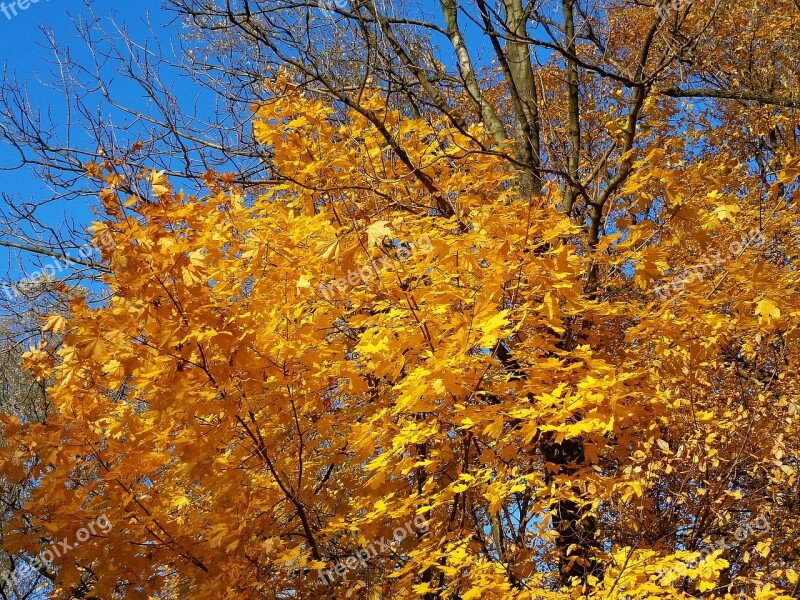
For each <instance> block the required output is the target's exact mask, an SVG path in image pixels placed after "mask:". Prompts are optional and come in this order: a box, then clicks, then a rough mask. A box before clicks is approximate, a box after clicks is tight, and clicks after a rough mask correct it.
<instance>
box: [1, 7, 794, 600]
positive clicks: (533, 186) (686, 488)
mask: <svg viewBox="0 0 800 600" xmlns="http://www.w3.org/2000/svg"><path fill="white" fill-rule="evenodd" d="M171 4H172V5H174V6H175V8H176V9H177V10H178V11H179V12H180V13H181V14H184V15H186V16H188V17H189V19H190V21H191V22H192V23H193V24H194V26H195V27H196V28H197V29H196V37H194V38H193V39H195V40H202V41H203V42H204V43H207V44H208V45H207V46H206V51H205V52H199V51H197V52H195V53H193V54H192V55H190V56H191V57H192V61H193V62H192V63H191V65H190V67H191V68H192V69H193V71H192V72H194V73H203V74H205V75H206V76H208V77H209V78H210V79H209V82H210V83H211V84H212V85H216V86H217V87H218V89H221V90H234V91H235V93H233V94H232V97H231V104H230V105H229V107H230V110H231V111H232V112H234V113H236V114H237V115H240V114H241V113H240V112H238V111H239V103H240V102H248V103H252V104H253V105H254V106H253V112H254V115H253V119H254V123H253V129H252V131H253V135H252V143H251V142H247V143H245V144H243V146H241V147H245V146H246V147H247V148H248V149H247V150H241V151H240V150H237V151H236V152H233V151H230V150H231V148H230V147H221V146H219V145H217V146H216V147H213V146H210V145H207V146H204V145H203V144H204V142H202V141H198V142H197V143H198V144H199V148H200V150H198V152H200V154H202V152H203V151H205V150H209V151H210V150H214V151H216V152H217V153H218V156H219V162H218V163H217V164H218V165H219V166H221V167H223V168H224V166H225V165H226V164H228V163H227V161H231V162H233V163H234V164H236V163H235V161H236V159H237V157H238V158H240V159H241V158H243V157H245V158H246V159H247V160H248V161H249V160H251V159H254V158H255V157H256V156H260V157H262V158H263V160H264V165H265V166H264V167H258V166H252V163H248V164H251V166H250V167H248V169H249V170H244V169H243V168H241V167H239V168H238V169H235V170H234V171H233V172H231V173H216V172H214V171H213V170H207V169H206V170H204V171H203V172H202V173H201V172H200V171H199V170H198V169H196V167H195V165H194V163H193V162H192V161H191V160H188V159H187V160H186V163H185V165H186V168H185V169H184V170H183V171H182V172H171V173H167V172H165V170H164V169H159V170H143V169H142V165H141V164H140V162H139V161H138V159H131V157H130V154H129V153H128V151H124V152H120V153H119V154H118V155H117V154H115V155H110V156H109V155H108V154H109V153H108V151H104V153H103V154H104V155H102V156H97V157H95V158H96V160H93V161H89V162H86V163H79V164H80V169H82V171H83V172H85V173H86V175H87V177H89V178H91V179H92V180H93V181H94V182H95V185H97V186H100V187H104V189H103V191H102V192H101V194H100V197H101V200H102V205H103V209H104V211H105V216H104V217H103V218H102V220H101V221H99V222H98V223H97V224H96V226H95V229H94V231H95V235H96V237H97V239H98V240H99V239H106V240H107V239H111V240H113V243H110V244H104V245H103V247H104V251H103V259H104V262H103V265H104V268H105V269H106V270H107V274H106V275H104V281H105V283H106V284H107V285H108V287H109V290H110V292H111V295H110V300H109V302H108V303H107V305H104V306H101V307H91V306H89V305H88V304H86V303H83V302H80V301H76V302H74V303H73V305H72V307H71V311H70V317H69V320H65V319H64V318H63V317H61V316H57V317H53V318H51V319H49V320H48V322H47V325H46V328H45V329H46V332H49V333H47V335H48V336H49V335H51V334H55V335H59V336H60V335H64V344H63V346H62V347H61V348H60V349H59V350H58V351H57V352H54V351H52V344H47V342H44V343H45V346H43V347H41V348H38V349H35V350H34V351H32V352H31V353H30V355H29V364H30V367H31V368H32V369H33V371H34V372H35V373H36V374H38V375H39V376H42V377H44V376H47V375H49V374H51V373H52V374H53V376H54V377H55V384H54V386H53V389H52V401H53V403H54V405H55V406H56V407H57V408H58V411H57V415H55V416H54V417H53V418H52V419H49V420H48V422H47V423H44V424H41V425H40V424H30V423H20V422H17V421H15V420H13V419H8V420H7V422H6V435H7V436H9V439H11V440H14V444H15V445H14V446H13V448H14V449H15V450H16V454H15V455H13V457H12V459H10V460H9V462H7V463H6V464H9V465H10V464H15V465H16V468H18V469H19V468H23V467H24V470H25V476H26V477H28V478H30V479H31V480H35V481H40V482H41V483H40V485H39V486H38V487H36V488H35V489H34V490H32V492H31V493H32V494H33V498H32V500H31V502H30V503H28V506H27V507H26V510H27V511H29V512H30V514H33V515H36V518H35V520H33V521H31V522H30V523H26V524H25V525H24V526H23V524H22V522H21V521H19V520H17V521H15V522H12V524H11V526H10V530H12V531H13V530H15V529H17V530H19V531H20V532H22V534H20V535H17V536H16V537H13V533H12V534H11V536H12V537H11V542H10V544H11V547H12V548H15V549H21V550H23V551H27V552H33V551H34V548H35V547H36V546H37V544H40V543H41V539H45V540H46V539H47V538H48V535H49V534H46V533H45V532H58V536H59V537H62V536H64V535H66V536H67V538H66V539H72V538H73V537H74V536H73V534H74V533H75V532H76V531H77V530H78V529H79V528H81V527H82V523H83V522H84V521H85V520H86V519H88V518H94V517H96V516H97V515H105V516H107V518H108V519H109V521H110V522H111V523H113V524H114V527H113V529H111V530H110V531H109V532H104V534H103V535H96V536H92V537H91V538H90V540H88V541H87V542H86V543H85V544H81V545H79V546H78V547H77V548H75V549H74V550H73V551H72V552H71V553H70V554H69V555H67V556H64V557H59V560H58V561H57V565H56V566H57V571H58V582H59V585H61V586H62V588H63V589H64V591H65V593H72V594H73V595H76V594H77V593H83V594H86V593H87V591H86V590H87V589H90V590H91V591H90V593H91V594H93V595H95V596H97V597H108V596H113V595H114V594H116V595H119V596H122V597H138V595H146V596H148V597H150V596H151V595H154V594H158V595H165V596H175V597H180V596H182V595H186V594H189V595H191V597H195V596H197V597H219V596H221V595H225V594H227V593H229V592H230V593H235V594H236V595H246V596H248V597H249V596H252V597H260V596H268V597H271V595H272V596H284V597H285V596H292V597H318V596H322V595H331V594H333V595H335V596H337V597H338V596H339V595H341V596H342V597H344V596H345V595H348V594H350V595H352V594H353V593H358V594H360V595H363V596H365V597H367V596H368V595H370V594H371V595H373V596H374V595H376V594H377V595H378V596H379V597H395V596H398V597H402V596H413V597H416V596H421V597H425V598H465V599H467V598H477V597H484V596H485V597H520V598H527V597H553V598H561V597H564V596H565V595H570V596H571V597H578V596H581V595H582V596H583V597H596V598H609V597H627V598H637V597H641V598H645V597H648V598H652V597H664V598H673V597H679V598H680V597H686V598H688V597H697V596H698V595H702V596H704V597H709V598H712V597H719V598H723V597H741V598H790V597H797V596H798V590H800V586H798V583H797V582H798V575H797V572H796V569H797V564H796V563H797V548H796V542H795V538H796V530H795V526H794V525H793V521H792V517H793V514H794V513H795V512H796V510H797V504H798V499H797V497H796V492H795V491H794V490H795V488H796V484H797V457H798V448H797V443H796V441H795V440H794V439H793V437H792V436H791V433H792V431H793V430H794V429H796V427H797V418H798V417H797V410H796V408H797V398H798V395H797V376H796V368H794V367H796V365H797V362H798V345H797V335H798V329H797V322H798V316H800V313H798V312H797V309H796V307H797V306H799V305H800V303H798V298H797V290H798V286H797V283H798V281H797V273H796V269H795V268H794V266H793V263H794V261H795V259H796V257H797V255H798V254H797V253H798V235H797V225H796V214H795V213H796V202H797V197H798V192H797V189H798V186H797V181H796V177H797V174H798V173H800V161H799V160H798V156H800V153H799V152H798V150H797V132H798V120H797V113H796V111H795V110H794V109H795V108H796V105H797V96H796V89H797V82H796V81H792V80H790V79H789V78H788V76H787V75H786V73H785V69H783V68H782V65H785V64H787V61H790V60H791V57H792V56H793V54H792V53H793V52H794V51H795V49H796V47H797V45H798V38H797V35H796V34H795V33H793V32H794V31H795V30H796V28H795V29H793V26H794V25H796V23H797V20H798V18H800V15H798V11H797V10H796V7H794V6H793V5H791V4H783V3H769V4H767V3H760V4H758V5H756V6H743V5H736V6H728V5H722V4H716V5H714V4H711V3H705V2H696V3H694V4H679V5H672V6H670V5H663V6H662V5H659V6H657V7H646V6H640V5H636V4H633V5H631V4H624V3H623V4H616V3H614V4H606V5H602V6H585V5H582V4H581V3H578V2H572V1H569V0H565V2H563V3H561V4H558V5H552V6H551V5H550V4H547V3H541V4H539V3H536V4H531V5H523V4H522V3H521V2H518V1H517V0H508V1H507V2H505V3H502V4H500V5H497V6H495V5H490V4H489V3H488V2H483V1H482V0H477V2H476V4H475V5H467V4H462V3H455V2H449V1H446V0H443V1H442V2H441V5H440V7H439V8H440V9H441V13H440V17H441V22H443V23H444V25H439V24H437V21H436V20H433V19H429V20H426V19H427V17H426V16H425V14H424V11H422V10H415V9H413V8H406V7H402V8H401V9H394V10H389V9H388V8H387V7H379V6H378V5H377V4H375V3H356V4H344V3H336V4H333V5H326V7H319V6H316V5H310V4H309V3H300V2H283V1H276V2H270V3H260V4H257V3H253V2H251V3H248V2H242V3H241V4H239V5H237V6H232V5H231V4H230V3H224V4H215V3H207V2H204V3H192V2H172V3H171ZM320 8H325V10H326V11H327V12H320ZM554 8H556V9H558V10H559V11H560V12H559V15H560V16H559V17H557V18H552V17H550V16H549V15H551V14H552V9H554ZM767 17H769V19H768V20H765V19H766V18H767ZM778 17H779V18H778ZM464 22H468V23H470V25H468V26H465V25H464ZM467 27H468V28H469V30H470V31H471V32H472V33H470V32H469V31H468V29H467ZM476 28H477V32H478V34H480V35H482V36H483V39H485V41H486V43H487V45H488V47H489V48H491V49H492V51H493V52H494V58H495V60H496V62H494V63H492V64H488V63H485V64H484V63H483V62H482V61H481V60H479V59H478V58H477V52H476V46H475V45H474V44H473V45H470V42H473V41H474V40H473V37H474V36H476V35H478V34H476V33H475V31H476ZM742 31H745V32H748V34H749V36H750V38H749V39H750V40H751V41H750V42H749V43H748V44H747V45H746V46H745V45H742V44H739V43H737V39H739V38H738V37H737V33H736V32H742ZM437 35H439V36H442V38H441V39H445V40H447V41H448V42H449V43H451V44H452V48H453V52H454V55H455V57H456V60H455V61H454V67H453V68H449V67H448V64H449V63H448V61H447V60H446V59H445V57H444V56H442V54H443V53H442V52H441V50H440V48H441V45H440V43H439V42H438V41H437V40H438V39H439V38H436V37H434V36H437ZM739 35H740V34H739ZM776 35H780V36H782V37H781V39H782V40H784V41H783V42H782V43H781V44H779V45H776V44H774V42H772V40H773V39H774V37H773V36H776ZM353 56H365V57H366V58H364V59H363V60H362V61H353V60H349V59H350V58H351V57H353ZM712 65H713V66H712ZM98 76H99V74H98ZM683 98H701V100H700V101H699V102H698V104H697V105H693V104H690V103H689V102H686V101H683V100H682V99H683ZM464 106H467V107H472V108H471V110H465V109H464V108H463V107H464ZM242 121H243V119H242V118H241V117H238V119H237V121H236V122H237V123H238V122H242ZM169 123H171V122H167V123H162V125H164V126H165V127H167V128H169ZM170 130H171V131H172V133H173V135H174V138H173V139H176V140H180V139H181V137H182V136H183V137H184V138H186V137H188V136H187V134H186V133H185V130H183V131H178V130H177V128H174V127H172V128H171V129H170ZM6 131H9V130H8V129H6ZM16 135H17V136H18V138H19V137H20V132H19V130H18V131H17V134H16ZM236 137H237V139H239V140H244V139H247V138H248V136H247V135H244V134H242V135H240V136H236ZM133 147H137V148H139V149H140V148H141V146H136V145H135V144H134V146H133ZM204 149H205V150H204ZM137 151H138V150H137ZM67 154H69V152H67ZM165 156H169V152H168V150H167V151H166V154H165ZM183 156H188V155H187V154H184V155H183ZM240 164H241V163H240ZM70 168H72V169H77V168H78V167H77V166H74V167H70ZM262 169H263V172H264V173H268V174H269V176H268V177H262V176H251V175H244V174H245V173H248V174H255V173H261V172H262ZM170 175H171V176H173V178H175V179H178V178H180V179H181V180H182V181H183V182H186V185H192V186H193V188H192V189H191V190H190V192H188V193H185V192H183V190H175V189H174V188H173V186H172V184H171V181H170V178H169V176H170ZM200 183H202V186H203V187H202V188H200V187H199V186H200ZM55 448H68V449H69V451H68V452H63V453H58V452H53V449H55ZM421 515H423V516H424V517H425V519H426V521H425V523H424V524H423V523H422V521H421V520H420V516H421ZM397 531H400V532H401V533H397ZM43 536H44V538H43ZM401 537H402V539H400V538H401ZM386 540H391V541H390V543H388V544H387V543H386ZM367 555H368V556H367ZM356 557H359V558H356ZM70 590H72V591H71V592H70Z"/></svg>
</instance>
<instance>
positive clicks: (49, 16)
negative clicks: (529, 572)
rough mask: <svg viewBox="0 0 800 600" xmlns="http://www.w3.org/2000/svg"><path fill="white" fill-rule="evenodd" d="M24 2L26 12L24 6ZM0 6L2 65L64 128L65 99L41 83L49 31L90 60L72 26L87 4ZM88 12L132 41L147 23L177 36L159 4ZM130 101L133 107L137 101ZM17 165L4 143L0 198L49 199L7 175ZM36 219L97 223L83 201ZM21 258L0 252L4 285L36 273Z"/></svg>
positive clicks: (54, 1)
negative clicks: (123, 29)
mask: <svg viewBox="0 0 800 600" xmlns="http://www.w3.org/2000/svg"><path fill="white" fill-rule="evenodd" d="M22 1H23V4H22V6H25V0H22ZM0 2H3V3H0V61H2V63H3V66H4V68H5V69H6V71H7V72H8V73H13V74H15V75H16V77H17V78H18V79H19V80H21V81H26V82H27V83H28V84H29V92H30V97H31V101H32V103H33V104H34V105H37V106H38V107H39V108H41V109H42V110H45V109H47V108H48V107H49V109H50V110H52V114H53V121H54V122H55V123H56V124H58V125H59V126H62V127H63V126H64V125H66V123H67V120H68V119H67V112H66V110H65V108H66V107H65V104H66V103H65V101H64V99H63V97H61V96H60V95H59V94H58V93H57V92H55V91H54V90H51V89H48V88H47V87H46V86H44V85H42V84H41V83H40V81H46V80H47V79H48V78H49V77H50V75H49V73H50V71H51V69H52V65H51V64H50V61H49V59H50V58H51V54H50V53H49V52H48V48H47V45H46V38H45V31H48V30H49V31H52V32H53V33H54V34H55V38H56V40H57V41H58V44H59V46H60V47H62V48H64V47H69V48H70V51H71V52H72V54H73V56H74V57H75V58H78V59H81V58H83V57H86V56H87V55H88V53H87V52H86V48H85V46H84V44H83V41H82V40H80V39H79V38H78V36H77V34H76V30H75V25H74V24H73V20H75V19H81V18H87V17H88V16H89V14H90V12H89V9H88V8H87V5H86V3H85V2H84V0H38V2H35V3H34V2H33V0H29V3H28V4H27V8H24V9H23V8H22V7H20V5H19V4H18V2H19V0H0ZM4 5H5V10H4V9H3V8H4ZM90 6H91V11H93V12H94V15H95V16H96V17H108V16H113V17H114V19H115V21H116V22H117V23H118V24H122V23H124V24H125V25H127V26H128V27H129V31H130V34H131V37H132V38H133V39H138V40H143V39H145V38H147V37H149V36H151V34H150V32H149V29H148V27H147V26H146V24H145V22H146V21H147V20H148V19H149V20H150V22H151V23H152V24H153V25H154V26H156V28H157V29H156V30H157V31H158V32H159V33H158V36H159V38H161V39H162V40H166V39H168V38H169V37H171V36H172V35H175V34H176V33H177V30H176V28H175V27H174V26H172V27H170V26H169V21H170V20H171V19H172V17H173V16H174V15H172V14H171V13H169V12H167V11H165V10H163V9H162V8H161V0H136V1H135V2H124V1H123V2H120V1H119V0H117V1H114V0H91V2H90ZM14 12H16V16H15V15H14ZM132 92H133V93H135V91H133V90H132ZM130 100H131V101H132V103H134V104H135V100H136V98H135V97H134V98H130ZM4 108H5V107H3V109H4ZM109 114H110V113H109ZM17 163H18V156H17V154H16V152H15V151H14V149H13V148H11V147H10V146H8V145H7V144H6V143H5V142H0V192H3V193H5V194H9V195H11V196H14V197H15V198H18V199H20V200H24V201H28V202H37V201H42V200H46V199H48V198H50V197H51V194H50V192H49V191H48V190H47V189H46V187H44V186H43V185H42V182H41V181H38V180H37V178H36V177H35V175H34V174H33V173H32V172H31V171H29V170H25V169H23V170H12V171H9V170H3V169H7V168H9V167H11V166H13V165H15V164H17ZM37 216H38V217H39V218H40V219H43V220H46V221H47V222H48V223H49V224H51V225H53V226H56V227H57V226H58V225H59V224H60V223H61V222H63V220H64V218H65V216H66V217H69V218H71V219H74V220H75V222H76V223H78V224H81V225H88V224H89V223H90V222H91V220H92V218H93V216H92V213H91V210H90V208H89V206H88V204H87V203H86V202H85V201H81V200H78V201H74V202H70V203H66V202H55V203H51V204H49V205H47V207H46V208H45V209H44V210H43V211H42V212H40V213H37ZM17 258H18V255H17V254H12V255H11V256H10V255H9V254H8V251H7V250H5V249H2V248H0V279H2V278H4V276H5V278H6V279H7V280H15V279H16V280H18V279H20V278H22V277H24V276H25V275H26V273H27V274H29V271H30V269H32V268H33V266H32V265H31V262H30V261H29V260H27V259H26V258H24V257H23V260H22V262H21V264H20V263H19V262H18V261H17Z"/></svg>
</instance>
